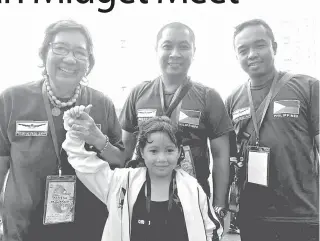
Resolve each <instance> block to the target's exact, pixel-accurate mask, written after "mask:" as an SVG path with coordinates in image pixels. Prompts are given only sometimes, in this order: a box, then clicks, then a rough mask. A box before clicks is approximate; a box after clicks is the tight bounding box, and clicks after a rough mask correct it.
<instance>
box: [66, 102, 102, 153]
mask: <svg viewBox="0 0 320 241" xmlns="http://www.w3.org/2000/svg"><path fill="white" fill-rule="evenodd" d="M91 108H92V105H91V104H90V105H88V106H83V105H80V106H75V107H73V108H71V109H70V110H67V111H66V112H65V113H64V116H63V119H64V120H65V121H64V123H65V128H66V129H67V130H68V131H70V132H71V133H72V135H73V136H74V137H76V138H79V139H80V140H83V141H85V142H86V143H87V144H89V145H90V146H94V147H95V148H96V149H98V150H102V149H103V147H104V145H105V143H106V137H105V136H104V134H103V133H102V132H101V130H100V129H99V128H98V126H97V125H96V123H95V122H94V120H93V118H92V117H91V116H90V110H91ZM66 125H67V126H66Z"/></svg>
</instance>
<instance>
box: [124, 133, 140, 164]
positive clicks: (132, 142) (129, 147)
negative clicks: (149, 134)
mask: <svg viewBox="0 0 320 241" xmlns="http://www.w3.org/2000/svg"><path fill="white" fill-rule="evenodd" d="M122 141H123V145H124V148H125V149H124V160H125V163H127V161H129V160H131V159H132V156H133V153H134V150H135V147H136V144H137V138H136V136H135V134H134V133H131V132H128V131H125V130H122Z"/></svg>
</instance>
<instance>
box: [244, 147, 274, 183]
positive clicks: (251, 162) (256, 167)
mask: <svg viewBox="0 0 320 241" xmlns="http://www.w3.org/2000/svg"><path fill="white" fill-rule="evenodd" d="M269 158H270V148H268V147H257V146H249V147H248V167H247V168H248V169H247V170H248V172H247V173H248V182H250V183H254V184H258V185H262V186H265V187H268V185H269Z"/></svg>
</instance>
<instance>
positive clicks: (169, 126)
mask: <svg viewBox="0 0 320 241" xmlns="http://www.w3.org/2000/svg"><path fill="white" fill-rule="evenodd" d="M155 132H163V133H166V134H167V135H168V136H169V138H170V140H171V141H172V142H173V143H174V144H175V146H176V147H178V148H179V150H181V155H180V157H179V159H178V165H179V164H180V162H181V161H182V160H183V159H184V152H183V148H182V132H181V131H180V130H179V128H178V126H177V125H175V124H174V123H173V122H172V121H171V120H170V119H169V118H168V117H167V116H156V117H153V118H151V119H149V120H146V121H143V122H142V123H141V124H140V125H139V133H138V138H137V147H136V155H137V160H136V161H137V162H138V163H144V160H143V158H142V155H141V150H142V149H143V148H145V146H146V144H147V142H148V138H149V136H150V135H151V134H152V133H155Z"/></svg>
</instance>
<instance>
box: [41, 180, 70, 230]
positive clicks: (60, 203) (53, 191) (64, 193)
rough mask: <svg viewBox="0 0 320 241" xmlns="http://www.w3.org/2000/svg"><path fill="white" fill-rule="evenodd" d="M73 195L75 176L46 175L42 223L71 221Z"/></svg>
mask: <svg viewBox="0 0 320 241" xmlns="http://www.w3.org/2000/svg"><path fill="white" fill-rule="evenodd" d="M75 195H76V176H74V175H70V176H60V177H59V176H47V181H46V191H45V202H44V214H43V224H44V225H48V224H57V223H71V222H73V221H74V213H75V204H76V196H75Z"/></svg>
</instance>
